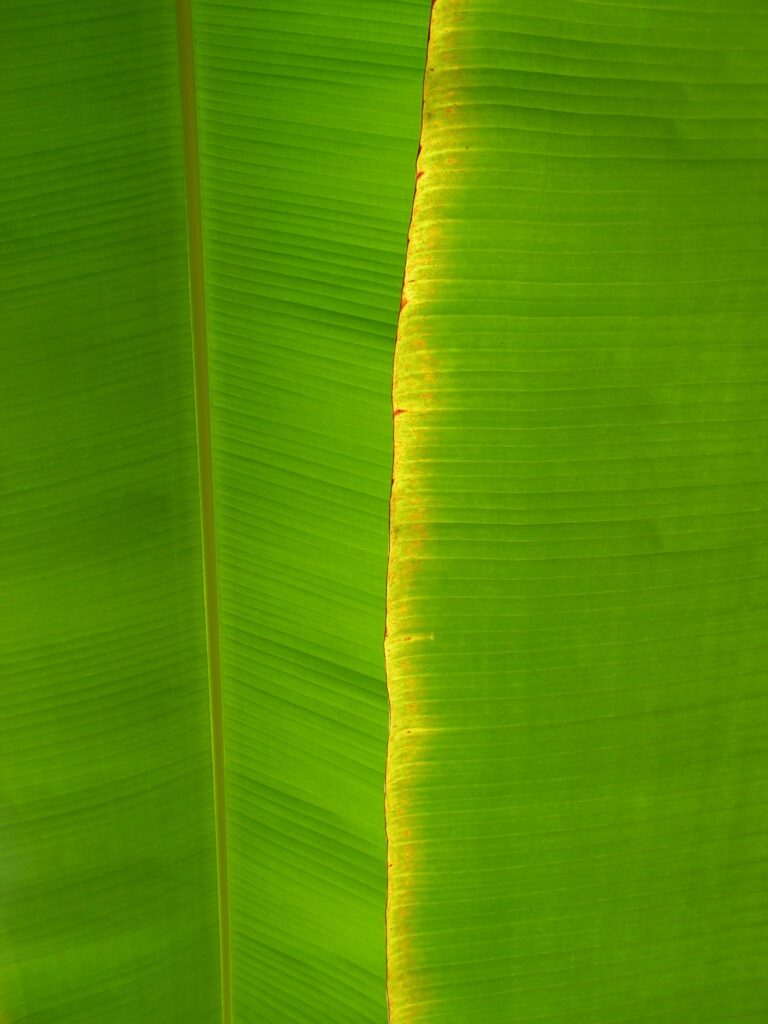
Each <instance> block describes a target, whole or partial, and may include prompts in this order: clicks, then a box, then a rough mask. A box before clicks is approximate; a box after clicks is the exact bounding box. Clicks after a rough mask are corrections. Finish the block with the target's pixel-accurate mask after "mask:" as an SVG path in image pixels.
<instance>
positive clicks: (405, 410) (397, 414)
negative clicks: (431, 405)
mask: <svg viewBox="0 0 768 1024" xmlns="http://www.w3.org/2000/svg"><path fill="white" fill-rule="evenodd" d="M404 412H408V410H407V409H395V413H394V415H395V416H402V414H403V413H404Z"/></svg>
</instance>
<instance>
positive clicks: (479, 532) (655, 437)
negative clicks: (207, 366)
mask: <svg viewBox="0 0 768 1024" xmlns="http://www.w3.org/2000/svg"><path fill="white" fill-rule="evenodd" d="M766 50H768V10H766V8H765V5H764V4H758V5H755V4H748V3H733V2H731V0H727V2H726V0H714V2H711V3H708V4H705V5H701V4H698V3H693V2H681V0H678V2H677V3H676V4H675V3H670V4H665V5H663V6H662V5H660V4H654V5H652V6H651V7H649V6H647V5H646V6H642V5H625V4H613V3H607V4H606V3H581V2H577V3H573V2H570V0H569V2H565V0H536V2H535V3H533V2H529V0H521V2H519V3H515V4H509V3H508V2H506V0H483V2H479V0H456V2H447V0H438V2H437V4H436V6H435V13H434V24H433V31H432V43H431V52H430V56H429V60H428V73H427V80H428V83H427V106H426V113H425V132H424V136H423V139H422V145H423V149H422V154H421V158H420V165H419V166H420V170H421V171H422V172H423V174H422V176H421V177H420V179H419V189H418V195H417V201H416V209H415V222H414V229H413V232H412V238H411V248H410V250H409V261H408V267H407V284H406V297H407V299H408V305H407V306H406V308H405V310H404V313H403V316H402V319H401V326H400V330H399V335H398V357H397V366H396V388H395V398H396V406H397V407H398V409H400V410H402V412H401V413H400V414H399V415H398V417H397V420H396V424H397V427H396V456H395V494H394V502H393V510H392V511H393V526H394V556H393V561H392V566H391V569H392V573H391V580H390V586H391V590H390V599H391V605H390V609H389V619H388V628H389V645H388V668H389V672H390V683H391V687H392V694H393V716H394V717H393V725H394V733H393V741H392V761H391V771H390V777H389V800H388V810H389V821H388V827H389V830H390V836H391V838H392V848H391V859H392V861H393V869H392V892H391V903H390V928H391V946H390V953H391V962H390V969H391V986H390V1000H391V1004H392V1021H393V1024H406V1022H407V1024H425V1022H429V1024H533V1022H536V1024H545V1022H551V1024H641V1022H642V1024H647V1022H649V1021H653V1022H654V1024H680V1022H682V1021H685V1022H689V1021H690V1022H693V1021H695V1022H697V1024H726V1022H728V1024H746V1022H748V1021H749V1022H752V1021H754V1022H757V1021H762V1020H765V1017H766V1011H767V1009H768V1004H767V1003H766V986H765V978H766V968H767V967H768V964H766V954H768V942H767V941H766V932H765V918H766V911H768V901H767V899H766V893H767V892H768V888H767V887H766V883H767V882H768V879H766V872H767V869H768V859H767V858H766V843H767V840H768V835H767V834H766V817H765V792H766V775H768V752H767V751H766V737H767V736H768V703H767V700H768V693H767V692H766V685H765V684H766V678H767V676H768V652H767V651H766V644H767V643H768V635H767V633H766V603H767V600H766V599H767V598H768V578H767V576H766V569H767V568H768V565H767V558H766V555H767V552H766V538H767V537H768V533H767V532H766V527H767V526H768V524H767V523H766V514H765V512H766V501H767V499H768V486H767V480H766V467H767V465H768V463H767V462H766V456H767V455H768V451H767V450H766V449H767V448H768V444H766V442H767V441H768V431H767V430H766V408H768V384H767V381H768V348H767V347H766V343H765V341H766V330H767V329H768V293H767V290H766V261H765V255H766V253H765V242H766V225H767V221H768V192H767V191H766V190H767V188H768V186H767V183H768V93H767V92H766V68H767V67H768V63H767V61H768V54H767V53H766Z"/></svg>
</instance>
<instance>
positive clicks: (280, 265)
mask: <svg viewBox="0 0 768 1024" xmlns="http://www.w3.org/2000/svg"><path fill="white" fill-rule="evenodd" d="M194 11H195V27H196V52H197V75H198V94H199V118H200V132H201V156H202V174H203V200H204V219H205V255H206V276H207V281H208V296H207V298H208V314H209V316H208V330H209V338H210V350H211V368H212V380H213V417H214V434H215V474H216V492H217V493H216V502H217V505H216V515H217V523H218V545H219V565H220V579H221V614H222V620H221V621H222V646H223V682H224V694H225V712H226V715H225V725H226V748H227V773H228V797H227V802H228V816H229V858H230V865H231V894H232V911H231V914H232V926H233V934H232V950H233V962H232V979H233V1000H234V1011H235V1013H234V1015H235V1019H236V1020H237V1021H238V1024H255V1022H259V1024H267V1022H275V1024H277V1022H280V1024H283V1022H287V1021H291V1022H296V1024H298V1022H303V1024H361V1022H363V1021H368V1022H382V1021H384V1019H385V1016H386V1009H385V999H384V901H385V885H386V877H385V851H384V822H383V799H384V796H383V787H384V759H385V743H386V734H387V702H386V690H385V683H384V666H383V634H384V600H385V576H386V558H387V538H388V531H387V517H388V511H387V501H388V492H389V485H390V476H391V458H392V427H391V409H390V397H391V367H392V355H393V346H394V336H395V324H396V319H397V311H398V306H399V302H400V295H401V286H402V275H403V264H404V256H405V241H406V231H407V225H408V219H409V215H410V208H411V201H412V196H413V183H414V174H415V170H414V168H415V158H416V149H417V142H418V132H419V117H420V107H421V84H422V74H423V66H424V57H425V44H426V28H427V20H428V16H429V2H428V0H407V2H396V0H372V2H369V3H365V4H359V3H352V2H349V0H330V2H329V3H323V4H318V3H306V2H304V3H299V4H296V3H284V2H278V3H273V4H271V5H267V6H265V5H264V4H259V3H253V2H237V3H235V2H225V3H221V2H216V3H213V2H211V3H208V2H204V0H196V2H195V4H194Z"/></svg>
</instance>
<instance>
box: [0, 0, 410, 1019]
mask: <svg viewBox="0 0 768 1024" xmlns="http://www.w3.org/2000/svg"><path fill="white" fill-rule="evenodd" d="M428 17H429V6H428V4H425V3H423V2H419V3H405V4H403V3H396V2H393V0H375V2H373V3H369V4H367V5H366V8H365V10H363V11H360V10H357V9H356V8H355V6H353V5H351V4H349V3H345V2H332V3H330V4H325V5H323V6H322V8H321V7H318V6H316V7H315V9H314V11H313V10H312V8H311V7H308V6H307V5H304V8H303V9H302V8H301V7H299V8H297V7H296V5H294V4H287V3H277V4H272V5H271V10H269V11H268V10H265V9H264V6H263V5H261V4H253V3H245V4H243V3H226V4H222V3H203V2H200V3H197V2H196V3H195V4H194V7H190V6H189V5H188V4H184V3H179V4H178V5H177V9H176V10H175V9H174V5H173V4H172V3H171V2H168V0H137V2H135V3H131V4H128V5H115V4H114V3H111V2H110V0H76V2H75V3H73V4H69V5H61V4H56V3H51V2H43V0H10V2H9V3H6V4H3V5H2V11H0V38H1V39H2V44H0V45H2V48H3V60H2V66H3V68H4V71H3V84H2V88H0V96H1V97H2V98H1V99H0V106H1V109H2V122H3V126H4V127H3V153H4V159H3V161H2V168H3V171H2V173H3V186H2V191H1V192H0V200H1V201H2V207H3V214H2V219H3V224H4V227H5V231H4V233H3V238H4V241H3V251H2V268H3V274H2V281H3V291H4V299H3V309H4V324H3V327H4V330H3V337H4V341H3V351H4V358H3V367H4V374H3V379H2V383H1V384H0V388H2V397H1V398H0V410H1V415H2V417H3V425H2V434H3V438H4V442H5V444H4V451H5V454H4V466H3V483H2V489H3V490H2V493H3V498H2V512H1V513H0V515H2V519H0V523H1V526H0V529H1V531H2V533H1V536H2V555H0V557H1V558H2V563H3V564H2V579H3V590H4V603H3V607H4V609H5V610H4V617H3V625H2V630H0V632H1V633H2V652H3V662H4V666H5V671H4V679H5V682H4V683H3V686H2V697H1V698H0V705H1V710H0V719H1V721H2V725H1V728H2V741H1V745H2V756H3V763H2V769H1V770H2V790H1V791H0V800H1V801H2V802H1V803H0V808H1V810H0V818H1V819H2V823H3V837H4V838H3V840H2V851H3V853H2V861H1V862H0V864H1V870H2V874H1V875H0V887H1V888H0V904H2V911H0V960H2V964H3V968H2V979H1V980H0V986H1V988H0V991H1V992H2V995H0V1019H1V1020H3V1021H4V1022H7V1024H17V1022H22V1021H23V1022H25V1024H33V1022H36V1024H43V1022H45V1024H74V1022H75V1021H78V1022H83V1024H84V1022H87V1021H98V1022H99V1024H103V1022H106V1021H109V1022H110V1024H122V1022H131V1024H136V1022H138V1021H151V1022H157V1024H169V1022H176V1021H178V1022H179V1024H182V1022H183V1024H192V1022H197V1021H201V1022H202V1021H210V1022H212V1021H220V1020H226V1021H228V1020H230V1019H231V1018H232V1015H233V1014H234V1017H235V1019H237V1020H238V1021H247V1020H250V1021H260V1022H261V1021H306V1022H307V1024H310V1022H311V1024H320V1022H328V1024H347V1022H349V1024H359V1022H361V1021H374V1022H378V1024H381V1022H382V1021H384V1020H385V1017H386V995H385V952H384V950H385V932H384V927H383V921H384V904H385V896H386V866H385V833H384V822H383V789H384V762H385V752H386V735H387V714H388V712H387V698H386V686H385V681H384V655H383V633H384V599H385V586H386V559H387V543H388V527H387V524H388V500H389V487H390V478H391V458H392V439H391V437H392V434H391V417H390V400H391V365H392V351H393V344H394V337H395V325H396V319H397V313H398V309H399V303H400V295H401V288H402V273H403V261H404V255H405V246H406V235H407V224H408V218H409V216H410V211H411V202H412V197H413V176H414V163H415V157H416V148H417V143H418V133H419V118H420V108H421V94H422V78H423V65H424V53H425V45H426V30H427V22H428ZM185 179H187V180H186V181H185ZM201 196H202V207H201V205H200V197H201ZM187 200H188V202H187ZM196 381H197V388H196V383H195V382H196ZM196 391H197V397H196ZM196 424H197V426H196ZM211 430H212V433H210V431H211ZM198 432H199V433H200V438H199V441H200V443H199V445H198V438H197V436H196V434H197V433H198ZM206 433H209V435H210V436H209V438H206V436H205V435H206ZM210 438H212V443H211V440H210ZM201 506H202V519H201ZM214 510H215V512H214ZM214 514H215V519H214ZM206 606H207V619H206ZM209 670H210V673H209ZM209 674H210V686H209ZM212 747H213V752H212Z"/></svg>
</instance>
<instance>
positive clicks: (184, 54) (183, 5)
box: [176, 0, 232, 1024]
mask: <svg viewBox="0 0 768 1024" xmlns="http://www.w3.org/2000/svg"><path fill="white" fill-rule="evenodd" d="M176 29H177V36H178V48H179V86H180V93H181V116H182V125H183V131H184V174H185V180H186V200H187V203H186V205H187V249H188V259H189V293H190V306H191V319H192V345H193V352H194V378H195V413H196V422H197V455H198V465H199V474H200V519H201V533H202V548H203V586H204V594H205V619H206V636H207V648H208V680H209V688H210V706H211V755H212V760H213V798H214V814H215V819H216V864H217V873H218V902H219V949H220V960H221V1018H222V1024H231V1021H232V970H231V943H230V915H229V867H228V853H227V797H226V774H225V761H224V709H223V696H222V680H221V632H220V625H219V585H218V565H217V557H216V519H215V507H214V490H213V435H212V429H211V396H210V373H209V366H208V332H207V323H206V310H205V259H204V253H203V217H202V208H201V193H200V148H199V140H198V129H197V93H196V87H195V53H194V35H193V25H192V4H191V0H176Z"/></svg>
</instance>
